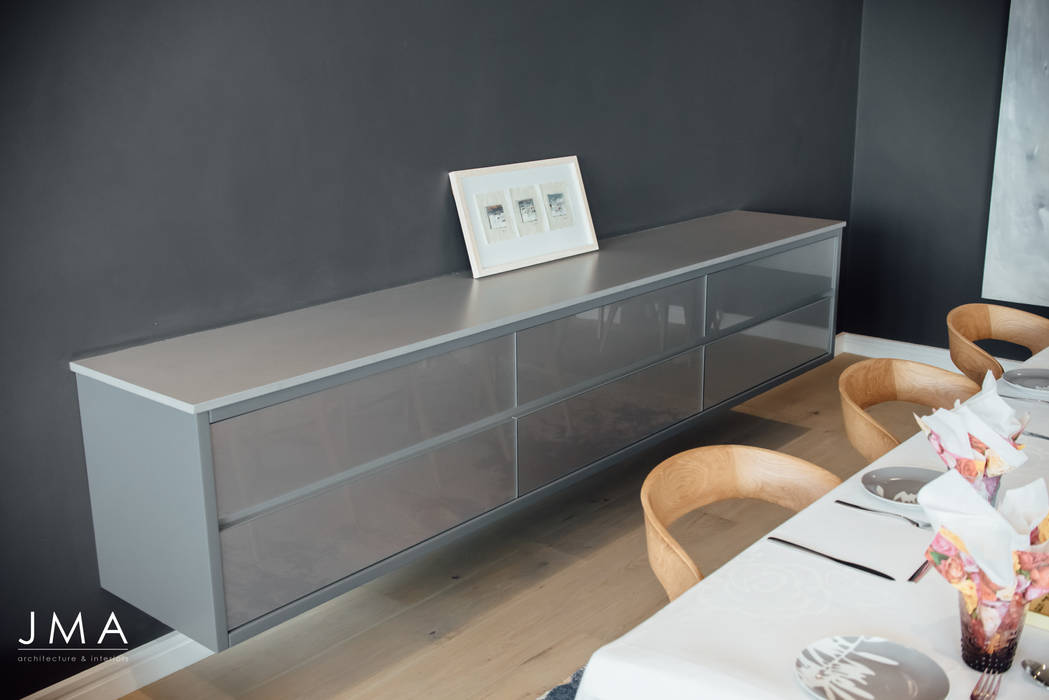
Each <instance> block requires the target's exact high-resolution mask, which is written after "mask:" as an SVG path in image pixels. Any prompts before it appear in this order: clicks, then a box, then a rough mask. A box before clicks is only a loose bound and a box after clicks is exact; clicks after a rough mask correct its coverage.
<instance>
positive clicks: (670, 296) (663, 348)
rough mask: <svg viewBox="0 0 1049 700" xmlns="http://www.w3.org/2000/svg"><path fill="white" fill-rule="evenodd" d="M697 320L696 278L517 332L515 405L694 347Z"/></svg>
mask: <svg viewBox="0 0 1049 700" xmlns="http://www.w3.org/2000/svg"><path fill="white" fill-rule="evenodd" d="M702 317H703V279H702V278H699V279H696V280H690V281H688V282H683V283H680V284H675V285H673V286H670V287H666V288H664V289H657V290H655V291H652V292H648V293H646V294H642V295H640V296H636V297H631V298H627V299H624V300H622V301H618V302H615V303H613V304H608V305H606V306H601V307H598V308H596V309H590V310H588V311H584V312H582V313H579V314H576V315H574V316H568V317H566V318H561V319H558V320H556V321H551V322H549V323H544V324H543V325H541V326H535V327H534V328H528V329H526V330H523V331H520V332H519V333H518V334H517V392H518V401H519V402H520V403H522V404H524V403H527V402H529V401H532V400H535V399H538V398H541V397H543V396H546V395H548V394H552V393H555V392H557V391H560V390H562V389H568V388H570V387H573V386H578V385H580V384H584V383H586V382H588V381H590V380H593V379H595V378H598V377H601V376H602V375H605V374H608V373H611V372H615V371H616V370H620V369H623V368H625V367H630V366H632V365H638V364H644V363H645V361H646V360H649V361H651V360H654V359H655V358H657V357H660V356H665V355H667V354H672V353H673V352H675V351H681V350H685V349H687V348H689V347H692V346H694V345H697V344H698V343H699V341H700V340H701V339H702V337H703V318H702Z"/></svg>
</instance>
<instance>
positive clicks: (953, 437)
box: [920, 372, 1027, 476]
mask: <svg viewBox="0 0 1049 700" xmlns="http://www.w3.org/2000/svg"><path fill="white" fill-rule="evenodd" d="M920 420H921V421H922V422H923V423H924V424H925V425H926V426H927V427H928V428H929V430H931V431H932V432H934V433H936V435H937V436H938V437H939V438H940V443H941V444H942V445H943V447H944V448H945V449H946V450H947V451H948V452H951V453H953V454H955V455H958V456H959V457H963V458H968V459H975V458H977V457H978V456H979V455H978V454H977V453H976V451H975V450H974V449H973V448H972V445H971V443H970V442H969V436H970V435H972V436H973V437H975V438H976V439H977V440H979V441H980V442H982V443H983V444H985V445H987V447H988V448H990V450H991V451H993V452H994V453H995V454H996V455H998V456H999V457H1001V459H1002V461H1003V462H1004V463H1005V464H1006V466H1008V467H1010V468H1013V469H1015V468H1016V467H1019V466H1020V465H1022V464H1023V463H1024V462H1026V461H1027V455H1025V454H1024V453H1023V451H1021V450H1018V449H1016V448H1015V447H1013V444H1012V442H1011V441H1010V440H1009V439H1008V437H1007V436H1012V435H1014V434H1016V432H1017V431H1019V430H1020V428H1021V426H1022V425H1023V424H1022V423H1021V422H1020V419H1018V418H1017V417H1016V412H1015V411H1014V410H1013V408H1012V406H1010V405H1009V404H1007V403H1006V402H1005V401H1004V400H1002V397H1001V396H999V395H998V385H997V383H996V382H995V379H994V377H993V375H991V373H990V372H988V373H987V376H986V377H985V378H984V382H983V388H982V389H981V390H980V392H979V393H977V394H976V395H975V396H973V397H972V398H970V399H969V400H968V401H967V402H966V403H965V404H964V405H963V404H962V403H961V402H960V401H955V402H954V408H952V409H950V410H945V409H942V408H938V409H936V410H935V411H933V413H932V415H928V416H926V417H924V418H922V419H920ZM988 476H997V475H996V474H988Z"/></svg>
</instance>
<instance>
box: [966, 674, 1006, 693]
mask: <svg viewBox="0 0 1049 700" xmlns="http://www.w3.org/2000/svg"><path fill="white" fill-rule="evenodd" d="M1001 685H1002V674H1000V673H993V672H991V671H987V670H984V672H983V673H981V674H980V678H979V680H977V681H976V685H975V686H973V692H972V693H971V694H970V695H969V700H994V699H995V698H996V697H998V688H1000V687H1001Z"/></svg>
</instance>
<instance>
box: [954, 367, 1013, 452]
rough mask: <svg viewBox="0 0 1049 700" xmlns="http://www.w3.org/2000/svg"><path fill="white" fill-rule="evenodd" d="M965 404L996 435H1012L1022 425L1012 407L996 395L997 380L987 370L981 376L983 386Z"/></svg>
mask: <svg viewBox="0 0 1049 700" xmlns="http://www.w3.org/2000/svg"><path fill="white" fill-rule="evenodd" d="M965 405H966V406H968V407H969V410H970V411H972V412H973V413H975V414H976V415H977V416H978V417H979V418H980V419H981V420H982V421H983V422H984V423H986V424H987V425H988V426H989V427H990V428H991V429H992V430H993V431H994V432H996V433H997V434H998V435H1005V436H1007V437H1012V436H1013V435H1015V434H1016V432H1017V431H1018V430H1020V428H1021V427H1022V425H1023V424H1022V423H1021V422H1020V419H1019V418H1017V417H1016V411H1014V410H1013V407H1012V406H1010V405H1009V404H1007V403H1006V402H1005V401H1004V400H1003V399H1002V397H1001V396H999V395H998V381H997V380H996V379H995V378H994V375H993V374H991V372H990V371H989V370H988V372H987V375H986V376H985V377H984V378H983V388H982V389H981V390H980V392H979V393H978V394H976V395H975V396H973V397H972V398H971V399H969V400H968V401H966V402H965Z"/></svg>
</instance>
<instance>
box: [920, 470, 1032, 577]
mask: <svg viewBox="0 0 1049 700" xmlns="http://www.w3.org/2000/svg"><path fill="white" fill-rule="evenodd" d="M918 503H919V504H921V506H922V507H923V508H925V515H926V516H927V517H928V518H929V520H930V521H931V522H932V525H933V527H934V528H935V529H937V530H939V529H940V528H941V527H943V528H947V529H948V530H950V531H951V532H953V533H954V534H955V535H957V536H958V537H959V538H960V539H961V540H962V542H964V543H965V546H966V548H968V550H969V554H971V555H972V557H973V559H975V560H976V564H977V565H978V566H979V567H980V568H981V569H983V571H984V573H986V574H987V576H989V577H990V579H991V580H992V581H994V582H995V583H996V584H998V585H999V586H1004V587H1011V586H1013V585H1014V584H1015V582H1016V572H1015V571H1014V569H1013V552H1014V551H1022V550H1034V549H1040V548H1041V547H1044V546H1045V545H1042V546H1041V547H1032V546H1031V543H1030V542H1031V540H1030V536H1031V530H1033V529H1034V528H1035V527H1037V526H1038V525H1039V523H1041V522H1042V520H1043V519H1044V518H1045V516H1046V514H1049V493H1047V491H1046V485H1045V481H1044V480H1043V479H1038V480H1037V481H1033V482H1031V483H1029V484H1027V485H1026V486H1021V487H1020V488H1016V489H1011V490H1010V491H1007V492H1006V493H1005V495H1004V496H1003V497H1002V499H1001V511H1000V512H999V511H997V510H995V509H994V508H993V507H992V506H991V505H990V504H989V503H988V502H987V501H986V500H984V499H983V497H981V496H980V495H979V494H978V493H977V492H976V491H975V490H974V489H973V487H972V486H970V485H969V482H967V481H966V480H965V478H964V477H962V475H961V474H959V473H958V472H956V471H955V470H953V469H952V470H949V471H947V472H946V473H944V474H943V475H942V476H939V477H937V478H935V479H933V480H932V481H930V482H929V483H928V484H926V485H925V486H924V487H922V489H921V490H920V491H918Z"/></svg>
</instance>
